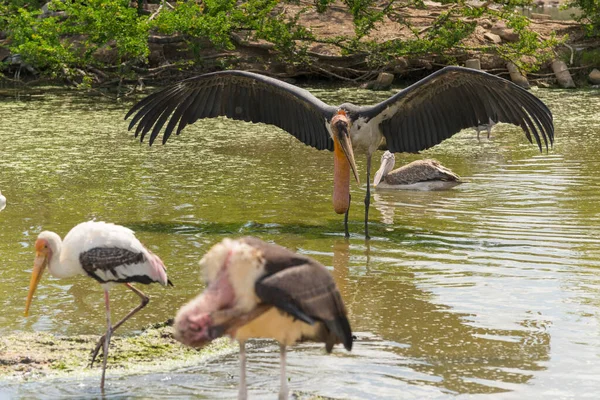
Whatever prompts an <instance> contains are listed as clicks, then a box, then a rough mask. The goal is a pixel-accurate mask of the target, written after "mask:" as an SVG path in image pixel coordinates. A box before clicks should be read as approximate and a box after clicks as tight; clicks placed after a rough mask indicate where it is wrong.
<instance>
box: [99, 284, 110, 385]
mask: <svg viewBox="0 0 600 400" xmlns="http://www.w3.org/2000/svg"><path fill="white" fill-rule="evenodd" d="M104 305H105V306H106V326H107V329H106V335H105V339H104V362H103V363H102V379H101V380H100V389H101V390H102V392H104V376H105V374H106V361H107V360H108V345H109V343H110V335H111V333H112V326H111V324H110V304H109V301H108V289H104Z"/></svg>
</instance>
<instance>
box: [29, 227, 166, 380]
mask: <svg viewBox="0 0 600 400" xmlns="http://www.w3.org/2000/svg"><path fill="white" fill-rule="evenodd" d="M35 250H36V257H35V261H34V265H33V271H32V275H31V282H30V285H29V293H28V295H27V303H26V305H25V316H27V315H28V314H29V308H30V306H31V301H32V299H33V294H34V293H35V290H36V288H37V285H38V283H39V281H40V279H41V277H42V274H43V273H44V270H45V269H46V267H47V268H48V272H50V274H51V275H52V276H54V277H56V278H67V277H71V276H75V275H80V274H85V275H88V276H90V277H91V278H94V279H95V280H96V281H98V282H99V283H100V284H102V286H103V288H104V301H105V306H106V322H107V326H108V329H107V332H106V335H104V336H103V337H102V338H100V340H99V341H98V344H97V345H96V348H95V349H94V351H93V353H92V360H91V363H90V365H92V364H93V363H94V360H95V358H96V356H97V354H98V352H99V350H100V347H101V346H102V345H104V362H103V365H102V380H101V383H100V387H101V388H102V390H104V376H105V373H106V360H107V356H108V344H109V343H110V336H111V334H112V332H114V331H115V329H117V328H118V327H119V326H121V325H122V324H123V323H124V322H125V321H127V320H128V319H129V318H131V316H133V315H134V314H135V313H136V312H138V311H139V310H141V309H142V308H144V307H145V306H146V305H147V304H148V302H149V301H150V299H149V298H148V296H146V295H145V294H144V293H143V292H142V291H140V290H139V289H137V288H135V287H133V286H131V283H133V282H138V283H144V284H149V283H153V282H157V283H160V284H161V285H163V286H167V285H172V283H171V281H169V279H168V278H167V273H166V268H165V265H164V264H163V262H162V261H161V259H160V258H159V257H158V256H157V255H155V254H153V253H152V252H151V251H150V250H148V249H147V248H146V247H144V245H142V244H141V243H140V241H139V240H138V239H137V238H136V237H135V234H134V233H133V231H132V230H131V229H128V228H125V227H123V226H120V225H114V224H110V223H105V222H95V221H88V222H83V223H81V224H79V225H77V226H75V227H74V228H73V229H71V230H70V231H69V233H68V234H67V235H66V236H65V239H64V241H62V240H61V239H60V236H58V235H57V234H56V233H54V232H50V231H44V232H41V233H40V234H39V235H38V238H37V240H36V242H35ZM114 283H124V284H125V285H126V286H127V287H128V288H129V289H131V290H132V291H133V292H134V293H136V294H137V295H138V296H139V297H140V298H141V300H142V302H141V304H140V305H139V306H137V307H136V308H134V309H133V310H131V311H130V312H129V313H128V314H127V315H126V316H125V317H124V318H123V319H121V320H120V321H119V322H118V323H116V324H115V325H114V326H112V325H111V322H110V306H109V299H108V289H109V287H110V285H111V284H114Z"/></svg>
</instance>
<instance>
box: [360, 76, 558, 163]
mask: <svg viewBox="0 0 600 400" xmlns="http://www.w3.org/2000/svg"><path fill="white" fill-rule="evenodd" d="M361 115H362V116H364V117H366V118H368V119H372V118H378V119H379V120H380V121H381V122H380V123H379V127H380V129H381V132H382V133H383V135H384V136H385V140H386V144H387V147H388V149H389V150H390V151H391V152H393V153H397V152H410V153H416V152H418V151H421V150H425V149H427V148H429V147H432V146H435V145H436V144H438V143H440V142H442V141H443V140H444V139H447V138H449V137H450V136H452V135H454V134H455V133H457V132H459V131H460V130H462V129H465V128H470V127H474V126H478V125H481V124H482V123H487V122H488V121H489V119H490V118H491V119H492V120H493V121H495V122H505V123H509V124H513V125H517V126H520V127H521V128H522V129H523V131H525V135H526V136H527V139H529V141H530V142H531V143H533V141H532V136H533V138H535V141H536V143H537V145H538V147H539V148H540V151H541V150H542V141H543V143H544V145H545V147H546V149H548V142H550V144H552V143H553V141H554V126H553V122H552V113H551V112H550V110H549V109H548V107H546V105H545V104H544V103H543V102H542V101H541V100H540V99H538V98H537V97H535V96H534V95H532V94H531V93H529V92H528V91H527V90H525V89H523V88H521V87H519V86H517V85H515V84H514V83H512V82H510V81H507V80H506V79H502V78H500V77H497V76H495V75H491V74H488V73H486V72H483V71H477V70H473V69H470V68H462V67H446V68H444V69H441V70H440V71H437V72H435V73H433V74H431V75H429V76H428V77H426V78H424V79H422V80H420V81H419V82H417V83H415V84H414V85H411V86H409V87H408V88H406V89H404V90H402V91H400V92H398V93H397V94H396V95H394V96H392V97H390V98H389V99H387V100H385V101H383V102H381V103H379V104H377V105H374V106H372V107H362V109H361Z"/></svg>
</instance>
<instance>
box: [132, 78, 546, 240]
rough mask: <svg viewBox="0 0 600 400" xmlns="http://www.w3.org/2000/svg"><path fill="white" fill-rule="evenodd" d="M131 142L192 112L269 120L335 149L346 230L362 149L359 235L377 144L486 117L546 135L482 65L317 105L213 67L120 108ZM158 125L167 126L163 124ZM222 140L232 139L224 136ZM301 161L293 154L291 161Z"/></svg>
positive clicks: (518, 97) (537, 114)
mask: <svg viewBox="0 0 600 400" xmlns="http://www.w3.org/2000/svg"><path fill="white" fill-rule="evenodd" d="M130 116H133V118H132V120H131V123H130V124H129V129H132V128H133V127H134V126H135V125H136V124H137V127H136V129H135V136H136V137H138V136H139V137H140V141H143V140H144V137H146V135H148V136H149V137H150V140H149V143H150V145H152V143H154V141H155V140H156V138H157V137H158V136H159V134H160V132H161V131H162V130H163V127H165V129H164V133H163V137H162V142H163V143H166V141H167V139H168V138H169V136H171V134H172V133H173V132H175V133H176V134H179V133H180V132H181V130H182V129H183V128H185V127H186V126H187V125H188V124H193V123H194V122H196V121H197V120H199V119H203V118H214V117H217V116H226V117H228V118H232V119H235V120H241V121H248V122H262V123H265V124H271V125H275V126H277V127H279V128H281V129H283V130H285V131H287V132H288V133H290V134H291V135H293V136H294V137H296V138H297V139H298V140H300V141H302V142H303V143H304V144H307V145H309V146H312V147H315V148H316V149H318V150H329V151H333V152H334V176H333V181H334V191H333V204H334V210H335V212H337V213H338V214H345V215H344V228H345V234H346V237H348V236H349V232H348V210H349V209H350V176H351V175H354V178H355V179H356V181H357V182H358V181H359V179H358V171H357V168H356V165H355V162H354V152H356V153H359V152H360V153H364V154H366V155H367V191H366V195H365V237H366V238H368V237H369V229H368V228H369V226H368V221H369V204H370V201H371V191H370V180H371V158H372V155H373V153H374V152H375V150H377V149H379V147H380V146H381V145H382V144H383V143H385V146H386V148H387V149H388V150H389V151H391V152H392V153H402V152H408V153H417V152H419V151H421V150H425V149H428V148H430V147H433V146H435V145H436V144H438V143H441V142H442V141H443V140H445V139H447V138H449V137H451V136H452V135H454V134H455V133H457V132H459V131H460V130H462V129H466V128H471V127H474V126H478V125H480V121H488V120H489V119H490V118H494V120H495V121H498V122H506V123H509V124H513V125H517V126H520V127H521V128H522V129H523V131H524V132H525V136H526V137H527V139H528V140H529V141H530V142H531V143H533V139H535V141H536V143H537V145H538V147H539V148H540V151H541V150H542V146H543V145H544V146H545V147H546V149H548V144H552V143H553V141H554V126H553V122H552V113H551V112H550V110H549V109H548V107H546V105H545V104H544V103H543V102H542V101H541V100H540V99H538V98H537V97H535V96H534V95H533V94H531V93H529V92H528V91H527V90H525V89H523V88H522V87H520V86H518V85H515V84H514V83H512V82H510V81H507V80H506V79H503V78H500V77H498V76H495V75H491V74H488V73H487V72H483V71H477V70H473V69H470V68H463V67H446V68H443V69H441V70H439V71H437V72H434V73H433V74H431V75H429V76H427V77H425V78H423V79H421V80H420V81H419V82H417V83H415V84H413V85H411V86H409V87H407V88H406V89H403V90H401V91H399V92H398V93H396V94H394V95H393V96H392V97H390V98H389V99H387V100H384V101H382V102H380V103H379V104H375V105H372V106H362V107H361V106H356V105H354V104H351V103H344V104H341V105H339V106H333V105H329V104H326V103H324V102H322V101H321V100H319V99H318V98H316V97H315V96H313V95H312V94H311V93H310V92H308V91H306V90H304V89H301V88H299V87H297V86H294V85H291V84H289V83H286V82H282V81H280V80H277V79H274V78H270V77H268V76H263V75H259V74H254V73H252V72H245V71H234V70H232V71H220V72H213V73H209V74H204V75H200V76H196V77H193V78H189V79H186V80H183V81H181V82H179V83H177V84H175V85H173V86H169V87H167V88H165V89H163V90H161V91H158V92H156V93H153V94H151V95H149V96H148V97H146V98H144V99H142V100H141V101H140V102H138V103H137V104H136V105H134V106H133V107H132V108H131V110H129V112H128V113H127V115H126V116H125V118H126V119H127V118H128V117H130ZM165 125H166V126H165ZM230 143H231V146H238V145H239V143H238V142H237V139H236V137H235V134H232V135H231V141H230ZM298 162H302V160H298Z"/></svg>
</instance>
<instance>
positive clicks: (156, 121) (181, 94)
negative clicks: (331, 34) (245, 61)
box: [125, 71, 336, 150]
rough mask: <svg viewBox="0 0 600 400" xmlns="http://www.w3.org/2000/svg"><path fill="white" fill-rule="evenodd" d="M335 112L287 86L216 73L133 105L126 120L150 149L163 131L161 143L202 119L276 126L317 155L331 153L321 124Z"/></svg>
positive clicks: (260, 77) (253, 76) (264, 79)
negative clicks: (324, 151) (147, 137)
mask: <svg viewBox="0 0 600 400" xmlns="http://www.w3.org/2000/svg"><path fill="white" fill-rule="evenodd" d="M335 111H336V108H335V107H332V106H329V105H327V104H325V103H324V102H322V101H321V100H319V99H318V98H316V97H315V96H313V95H312V94H310V92H308V91H306V90H304V89H301V88H299V87H296V86H294V85H291V84H289V83H286V82H283V81H280V80H277V79H274V78H270V77H267V76H263V75H259V74H254V73H252V72H245V71H221V72H214V73H210V74H205V75H201V76H197V77H194V78H190V79H186V80H184V81H181V82H179V83H177V84H176V85H173V86H170V87H168V88H166V89H163V90H161V91H159V92H156V93H154V94H151V95H150V96H148V97H146V98H144V99H143V100H141V101H140V102H139V103H137V104H136V105H135V106H133V108H131V110H129V112H128V113H127V115H126V116H125V119H127V118H128V117H129V116H131V115H133V119H132V120H131V123H130V124H129V129H132V128H133V127H134V126H135V125H136V124H137V128H136V130H135V136H136V137H137V136H138V135H139V136H140V140H141V141H143V140H144V137H145V136H146V134H148V133H150V145H152V143H153V142H154V140H155V139H156V138H157V136H158V135H159V133H160V131H161V130H162V128H163V127H164V126H165V124H167V125H166V127H165V129H164V134H163V139H162V142H163V144H164V143H165V142H166V141H167V139H168V138H169V136H171V133H172V132H173V131H174V130H175V128H177V130H176V131H175V132H176V134H179V133H180V132H181V130H182V129H183V128H185V126H186V125H188V124H193V123H194V122H196V121H197V120H199V119H202V118H213V117H217V116H226V117H228V118H232V119H236V120H242V121H250V122H262V123H265V124H271V125H275V126H277V127H279V128H281V129H283V130H285V131H287V132H289V133H290V134H292V135H294V136H295V137H296V138H297V139H298V140H300V141H302V142H303V143H305V144H307V145H309V146H312V147H315V148H317V149H319V150H325V149H327V150H333V141H332V140H331V137H330V136H329V133H328V131H327V128H326V125H325V121H326V120H331V117H332V116H333V115H334V113H335Z"/></svg>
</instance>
